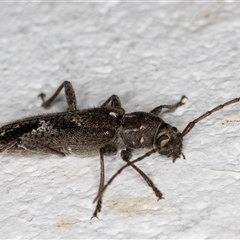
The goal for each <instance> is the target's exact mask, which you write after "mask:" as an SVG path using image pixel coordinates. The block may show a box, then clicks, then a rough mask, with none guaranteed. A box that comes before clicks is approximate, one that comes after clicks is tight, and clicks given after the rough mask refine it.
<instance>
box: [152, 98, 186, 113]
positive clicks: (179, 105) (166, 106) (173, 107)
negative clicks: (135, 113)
mask: <svg viewBox="0 0 240 240" xmlns="http://www.w3.org/2000/svg"><path fill="white" fill-rule="evenodd" d="M184 99H187V97H186V96H182V97H181V99H180V101H178V102H177V103H175V104H172V105H160V106H158V107H156V108H154V109H153V110H152V111H150V113H151V114H153V115H155V116H158V115H159V114H160V113H161V111H162V109H163V108H167V109H169V110H170V111H172V112H174V111H175V110H176V109H177V108H179V107H181V106H182V105H184V104H185V103H184V102H183V100H184Z"/></svg>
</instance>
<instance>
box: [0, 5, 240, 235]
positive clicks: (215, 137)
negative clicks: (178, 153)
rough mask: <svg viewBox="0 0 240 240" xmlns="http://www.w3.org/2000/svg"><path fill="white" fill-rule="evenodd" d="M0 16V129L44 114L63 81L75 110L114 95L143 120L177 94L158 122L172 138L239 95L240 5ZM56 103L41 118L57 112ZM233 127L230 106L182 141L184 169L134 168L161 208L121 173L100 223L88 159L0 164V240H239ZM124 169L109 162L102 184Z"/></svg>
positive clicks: (36, 9) (238, 117)
mask: <svg viewBox="0 0 240 240" xmlns="http://www.w3.org/2000/svg"><path fill="white" fill-rule="evenodd" d="M0 13H1V14H0V22H1V24H0V53H1V54H0V73H1V74H0V82H1V88H0V96H1V101H0V103H1V104H0V109H1V118H0V123H1V124H4V123H6V122H8V121H11V120H13V119H17V118H21V117H24V116H31V115H35V114H41V113H43V112H46V111H45V110H43V109H41V107H40V105H41V101H40V100H39V99H38V98H37V95H38V94H39V93H40V92H42V91H44V92H46V93H47V94H48V96H49V94H51V93H53V91H54V90H55V89H56V88H57V87H58V86H59V85H60V84H61V82H62V81H64V80H69V81H71V82H72V83H73V85H74V88H75V90H76V94H77V99H78V107H79V108H87V107H93V106H98V105H100V104H101V103H103V101H104V100H105V99H106V98H107V97H109V96H110V95H111V94H113V93H115V94H118V95H119V97H120V99H121V101H122V104H123V106H124V108H125V109H126V111H128V112H130V111H136V110H144V111H149V110H151V109H152V108H154V107H156V106H158V105H160V104H168V103H174V102H176V101H177V100H178V99H179V98H180V96H181V95H183V94H186V95H187V96H188V98H189V99H188V101H187V103H186V106H184V107H182V108H181V109H179V110H178V111H176V112H175V113H173V114H164V115H162V116H163V118H164V120H165V121H167V122H169V123H171V124H173V125H175V126H177V127H178V128H179V130H183V128H184V127H185V126H186V124H187V123H188V122H189V121H191V120H193V119H194V118H196V117H197V116H199V115H200V114H202V113H203V112H205V111H206V110H208V109H210V108H212V107H214V106H216V105H218V104H219V103H223V102H224V101H226V100H229V99H231V98H234V97H237V96H240V91H239V89H240V80H239V79H240V4H239V3H234V2H233V3H196V2H195V3H193V2H192V3H189V2H188V3H143V2H142V3H117V2H112V3H50V2H48V3H0ZM61 96H62V98H60V100H59V101H57V103H56V104H55V106H54V107H53V108H52V109H51V110H49V111H48V112H50V111H53V112H57V111H64V110H65V109H66V106H67V105H66V103H65V100H64V97H63V94H62V95H61ZM228 120H233V121H234V122H230V123H228V122H227V121H228ZM239 121H240V104H236V105H232V106H229V107H228V108H227V109H224V110H222V111H219V112H218V113H216V114H214V115H212V116H211V117H209V118H208V119H205V120H204V121H202V122H201V123H199V124H198V125H197V126H196V127H195V128H194V130H192V132H191V133H189V135H187V136H186V137H185V139H184V153H185V155H186V158H187V159H186V160H185V161H183V160H178V161H177V162H176V163H175V164H173V163H172V162H171V161H170V160H169V159H166V158H164V157H162V156H158V155H153V156H151V157H149V158H148V159H146V160H145V161H143V162H141V163H139V164H138V166H139V167H141V169H143V170H144V171H145V173H147V174H148V176H149V177H151V179H152V180H153V181H154V183H156V185H157V186H158V187H159V188H160V189H161V190H162V192H163V193H164V196H165V199H164V200H162V201H159V202H157V201H156V197H155V196H154V194H153V193H152V190H151V189H150V188H149V187H147V186H146V184H145V183H144V182H143V181H142V179H141V178H140V177H139V175H138V174H137V173H135V172H134V170H133V169H130V168H129V169H127V170H126V171H124V172H123V173H122V174H121V175H120V176H119V177H118V178H117V179H116V181H115V182H114V183H113V184H112V185H111V186H110V188H109V189H108V191H107V192H106V194H105V196H104V205H103V211H102V213H101V214H100V215H99V217H100V220H96V219H93V220H90V217H91V215H92V211H93V209H94V205H92V199H93V198H94V196H95V194H96V192H97V188H98V181H99V157H98V156H96V157H92V158H85V159H83V158H78V157H71V156H70V157H66V158H58V157H54V156H53V157H48V158H43V157H38V156H32V157H29V158H26V157H21V156H6V155H1V156H0V159H1V170H0V193H1V200H0V238H18V239H21V238H56V239H59V238H163V239H169V238H178V239H179V238H189V239H190V238H205V239H206V238H218V239H219V238H235V239H237V238H238V239H239V238H240V197H239V196H240V133H239V132H240V123H239ZM138 154H139V153H136V155H135V157H136V156H138ZM122 165H123V162H122V160H121V159H120V156H119V155H117V156H114V157H107V158H106V172H107V178H109V177H110V176H111V175H112V174H113V173H114V172H115V171H116V170H117V169H118V168H120V167H121V166H122Z"/></svg>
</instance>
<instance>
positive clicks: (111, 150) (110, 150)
mask: <svg viewBox="0 0 240 240" xmlns="http://www.w3.org/2000/svg"><path fill="white" fill-rule="evenodd" d="M99 152H100V166H101V167H100V168H101V171H100V183H99V187H98V194H99V193H100V192H101V191H102V188H103V186H104V180H105V170H104V156H111V155H116V153H117V148H116V147H115V146H114V145H112V144H106V145H105V146H103V147H101V148H100V150H99ZM98 194H97V195H98ZM101 208H102V197H101V198H99V199H98V201H97V205H96V208H95V210H94V212H93V215H92V218H94V217H96V218H98V216H97V215H98V213H99V212H101Z"/></svg>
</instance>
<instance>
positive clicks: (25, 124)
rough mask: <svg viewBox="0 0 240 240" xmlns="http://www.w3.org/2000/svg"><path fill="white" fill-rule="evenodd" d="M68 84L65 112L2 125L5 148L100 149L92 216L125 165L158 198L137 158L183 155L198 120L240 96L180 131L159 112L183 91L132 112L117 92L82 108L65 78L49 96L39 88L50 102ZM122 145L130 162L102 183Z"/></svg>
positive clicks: (79, 152)
mask: <svg viewBox="0 0 240 240" xmlns="http://www.w3.org/2000/svg"><path fill="white" fill-rule="evenodd" d="M63 88H64V89H65V95H66V100H67V104H68V110H67V111H66V112H59V113H50V114H44V115H38V116H33V117H28V118H23V119H21V120H17V121H14V122H11V123H9V124H7V125H5V126H2V127H1V128H0V153H1V152H7V153H8V152H10V153H11V152H21V153H22V152H23V153H25V152H28V153H31V152H35V153H37V154H56V155H59V156H65V155H69V154H77V155H81V156H91V155H95V154H97V153H98V154H99V155H100V169H101V173H100V183H99V189H98V194H97V197H96V198H95V200H94V202H96V201H97V205H96V208H95V211H94V213H93V216H92V217H97V216H98V213H99V212H100V211H101V205H102V196H103V193H104V191H105V190H106V188H107V186H108V185H109V184H110V183H111V182H112V181H113V179H114V178H115V177H116V176H117V175H118V174H120V173H121V171H122V170H123V169H124V168H126V167H127V166H131V167H133V168H134V169H135V170H136V171H137V172H138V173H139V174H140V175H141V176H142V177H143V179H144V180H145V181H146V182H147V184H148V185H149V186H150V187H151V188H152V189H153V191H154V193H155V194H156V196H157V198H158V199H162V198H163V195H162V193H161V191H160V190H158V189H157V187H156V186H155V185H154V183H153V182H152V181H151V180H150V179H149V177H148V176H147V175H146V174H145V173H144V172H143V171H142V170H140V169H139V168H138V167H137V166H136V165H135V164H134V163H135V162H138V161H141V160H142V159H144V158H146V157H148V156H150V155H151V154H153V153H155V152H158V153H159V154H161V155H165V156H166V157H172V160H173V162H175V160H176V159H177V158H180V157H181V156H182V157H183V158H185V156H184V155H183V153H182V141H183V136H185V135H186V134H187V133H188V132H189V131H190V130H191V129H192V128H193V127H194V126H195V124H196V123H197V122H199V121H201V120H202V119H204V118H205V117H207V116H209V115H210V114H212V113H213V112H215V111H218V110H220V109H221V108H223V107H225V106H227V105H230V104H233V103H236V102H238V101H239V100H240V98H235V99H233V100H231V101H229V102H226V103H224V104H223V105H219V106H217V107H215V108H213V109H212V110H210V111H208V112H206V113H205V114H203V115H201V116H200V117H199V118H197V119H195V120H194V121H192V122H190V123H189V124H188V125H187V127H186V128H185V129H184V131H183V132H182V133H181V132H179V131H178V130H177V128H175V127H172V126H171V125H169V124H167V123H165V122H164V121H163V120H162V119H161V118H159V117H158V115H159V114H160V112H161V110H162V109H163V108H166V109H169V110H171V111H174V110H176V109H177V108H178V107H180V106H182V105H184V102H183V100H184V99H185V98H186V97H185V96H183V97H182V98H181V100H180V101H179V102H177V103H176V104H173V105H160V106H158V107H156V108H154V109H153V110H152V111H150V112H149V113H146V112H134V113H128V114H125V111H124V109H123V108H122V106H121V102H120V100H119V98H118V96H116V95H112V96H111V97H109V98H108V99H107V100H106V101H105V102H104V103H103V104H102V105H101V106H100V107H98V108H89V109H83V110H78V109H77V103H76V97H75V93H74V90H73V87H72V84H71V83H70V82H68V81H64V82H63V83H62V84H61V85H60V86H59V88H58V89H57V90H56V92H55V93H54V94H53V95H52V97H50V98H49V99H48V100H47V101H45V94H43V93H41V94H40V95H39V97H40V98H41V99H42V101H43V104H42V107H44V108H46V109H47V108H49V107H50V106H51V104H52V103H53V101H54V100H55V99H56V97H57V96H58V94H59V93H60V91H61V90H62V89H63ZM122 148H126V149H123V150H122V151H121V158H122V159H123V160H124V161H126V162H127V164H126V165H124V166H123V167H122V168H120V169H119V170H118V171H117V173H116V174H115V175H113V177H112V178H110V180H109V181H108V182H107V184H106V185H104V175H105V173H104V156H109V155H114V154H116V153H117V152H118V150H119V149H122ZM139 148H150V149H152V150H151V151H149V152H147V153H146V154H144V155H143V156H141V157H139V158H137V159H136V160H134V161H130V159H131V157H132V152H133V150H134V149H139Z"/></svg>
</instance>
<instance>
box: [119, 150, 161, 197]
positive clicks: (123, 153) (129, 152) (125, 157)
mask: <svg viewBox="0 0 240 240" xmlns="http://www.w3.org/2000/svg"><path fill="white" fill-rule="evenodd" d="M132 151H133V150H132V149H130V148H127V149H126V150H122V151H121V157H122V159H123V161H125V162H127V163H131V162H130V159H131V158H132ZM130 166H131V167H132V168H134V169H135V170H136V171H137V172H138V173H139V174H140V175H141V176H142V178H143V179H144V180H145V182H146V183H147V184H148V186H149V187H151V188H152V190H153V192H154V193H155V195H156V196H157V198H158V200H160V199H163V198H164V197H163V194H162V193H161V191H160V190H158V188H157V187H156V186H155V184H154V183H153V181H152V180H151V179H150V178H149V177H148V176H147V175H146V174H145V173H144V172H143V171H142V170H141V169H140V168H138V167H137V166H136V165H135V164H133V163H131V164H130Z"/></svg>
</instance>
